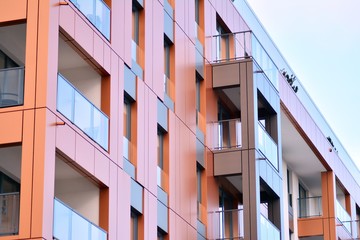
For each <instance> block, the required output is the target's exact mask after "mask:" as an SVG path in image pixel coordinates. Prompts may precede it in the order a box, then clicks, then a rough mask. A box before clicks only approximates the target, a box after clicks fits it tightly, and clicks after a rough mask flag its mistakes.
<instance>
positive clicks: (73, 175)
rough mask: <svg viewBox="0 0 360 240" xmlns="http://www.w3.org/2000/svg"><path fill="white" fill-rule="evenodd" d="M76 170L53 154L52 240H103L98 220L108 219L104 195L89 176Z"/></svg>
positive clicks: (78, 169)
mask: <svg viewBox="0 0 360 240" xmlns="http://www.w3.org/2000/svg"><path fill="white" fill-rule="evenodd" d="M80 168H81V167H80V166H79V165H77V164H76V163H75V162H74V161H72V160H71V159H69V158H67V157H66V156H62V155H60V154H56V160H55V189H54V190H55V191H54V210H53V211H54V212H53V214H54V215H53V221H54V223H53V227H54V228H53V236H54V238H55V239H61V240H62V239H68V240H75V239H76V240H77V239H84V240H86V239H88V240H93V239H99V240H106V239H107V233H106V232H105V231H104V230H103V229H101V228H100V227H99V226H102V225H101V224H102V222H101V216H104V217H105V218H106V217H107V216H108V213H107V212H106V211H104V208H103V207H104V206H106V205H107V204H108V200H106V198H107V193H105V192H106V191H102V189H103V188H104V186H102V185H101V183H100V182H96V181H97V180H95V179H89V173H88V172H86V171H85V170H84V169H81V170H80ZM94 180H95V181H94ZM102 194H104V196H106V198H103V197H102Z"/></svg>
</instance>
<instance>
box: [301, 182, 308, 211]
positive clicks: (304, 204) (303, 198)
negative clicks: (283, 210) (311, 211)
mask: <svg viewBox="0 0 360 240" xmlns="http://www.w3.org/2000/svg"><path fill="white" fill-rule="evenodd" d="M306 197H307V191H306V189H305V188H304V187H303V186H302V185H301V184H299V217H306V216H307V199H306Z"/></svg>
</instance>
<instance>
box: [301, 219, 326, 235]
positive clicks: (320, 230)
mask: <svg viewBox="0 0 360 240" xmlns="http://www.w3.org/2000/svg"><path fill="white" fill-rule="evenodd" d="M323 234H324V226H323V219H322V218H308V219H299V220H298V235H299V237H307V236H318V235H323Z"/></svg>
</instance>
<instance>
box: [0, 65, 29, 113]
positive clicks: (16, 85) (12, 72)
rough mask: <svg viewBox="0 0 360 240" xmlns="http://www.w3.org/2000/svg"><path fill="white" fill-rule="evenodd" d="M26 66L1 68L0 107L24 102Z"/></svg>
mask: <svg viewBox="0 0 360 240" xmlns="http://www.w3.org/2000/svg"><path fill="white" fill-rule="evenodd" d="M24 74H25V68H24V67H15V68H4V69H0V107H10V106H18V105H22V104H24Z"/></svg>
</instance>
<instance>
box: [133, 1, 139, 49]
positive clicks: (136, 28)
mask: <svg viewBox="0 0 360 240" xmlns="http://www.w3.org/2000/svg"><path fill="white" fill-rule="evenodd" d="M139 15H140V10H139V8H138V7H136V6H134V4H133V8H132V39H133V41H134V42H135V43H136V44H137V45H138V46H139V42H140V41H139V26H140V24H139V22H140V21H139Z"/></svg>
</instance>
